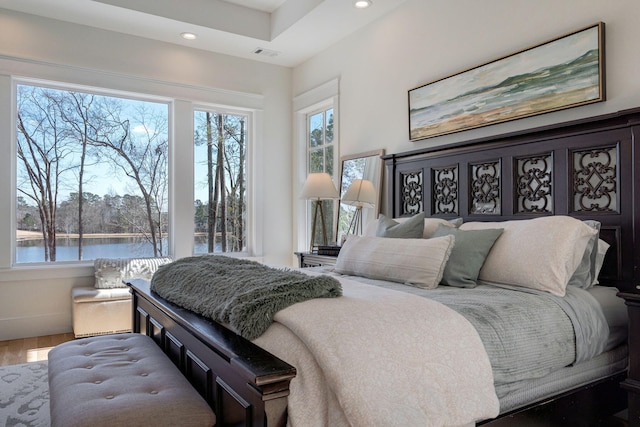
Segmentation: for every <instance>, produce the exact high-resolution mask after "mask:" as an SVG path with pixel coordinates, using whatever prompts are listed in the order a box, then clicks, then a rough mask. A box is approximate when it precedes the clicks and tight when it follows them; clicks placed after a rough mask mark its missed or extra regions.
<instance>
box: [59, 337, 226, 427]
mask: <svg viewBox="0 0 640 427" xmlns="http://www.w3.org/2000/svg"><path fill="white" fill-rule="evenodd" d="M49 397H50V411H51V426H52V427H76V426H77V427H86V426H91V427H102V426H105V427H106V426H109V427H112V426H172V427H174V426H185V427H190V426H203V427H211V426H213V425H214V424H215V422H216V417H215V415H214V413H213V411H212V410H211V408H210V407H209V405H208V404H207V403H206V402H205V400H204V399H203V398H202V397H201V396H200V395H199V394H198V392H197V391H196V390H195V389H194V388H193V387H192V386H191V384H189V381H188V380H187V379H186V378H185V377H184V376H182V374H181V373H180V371H179V370H178V368H176V367H175V365H174V364H173V363H172V362H171V360H169V358H168V357H167V356H166V355H165V354H164V353H163V352H162V350H160V348H159V347H158V346H156V344H155V343H154V342H153V340H152V339H151V338H149V337H147V336H146V335H140V334H118V335H105V336H100V337H92V338H83V339H81V340H75V341H69V342H66V343H64V344H60V345H58V346H56V347H54V348H53V349H52V350H51V351H50V352H49Z"/></svg>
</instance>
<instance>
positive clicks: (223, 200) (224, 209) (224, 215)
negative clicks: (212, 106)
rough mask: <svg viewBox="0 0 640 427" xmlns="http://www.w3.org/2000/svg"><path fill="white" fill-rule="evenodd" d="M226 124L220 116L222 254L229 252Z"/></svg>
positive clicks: (219, 165)
mask: <svg viewBox="0 0 640 427" xmlns="http://www.w3.org/2000/svg"><path fill="white" fill-rule="evenodd" d="M223 125H224V122H223V120H222V114H218V164H217V165H216V176H217V177H218V185H217V188H219V192H220V223H221V225H220V230H221V236H220V240H221V244H222V252H227V191H226V187H227V186H226V183H225V176H224V156H225V154H224V127H223Z"/></svg>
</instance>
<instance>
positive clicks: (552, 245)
mask: <svg viewBox="0 0 640 427" xmlns="http://www.w3.org/2000/svg"><path fill="white" fill-rule="evenodd" d="M487 228H503V229H504V231H503V233H502V235H500V237H499V238H498V240H496V242H495V244H494V245H493V248H492V249H491V251H490V252H489V255H487V259H486V260H485V262H484V265H483V266H482V268H481V269H480V273H479V275H478V279H480V280H484V281H488V282H496V283H504V284H509V285H515V286H522V287H527V288H533V289H538V290H542V291H547V292H550V293H552V294H554V295H558V296H564V295H565V292H566V288H567V284H568V283H569V279H570V278H571V276H572V275H573V273H574V272H575V271H576V268H577V267H578V265H579V264H580V261H581V260H582V256H583V254H584V252H585V249H586V247H587V243H588V242H589V239H590V238H591V237H592V236H594V235H595V234H597V230H595V229H593V228H592V227H589V226H588V225H586V224H585V223H583V222H582V221H580V220H577V219H575V218H571V217H569V216H561V215H557V216H548V217H540V218H535V219H529V220H516V221H504V222H467V223H464V224H462V225H461V226H460V229H461V230H482V229H487Z"/></svg>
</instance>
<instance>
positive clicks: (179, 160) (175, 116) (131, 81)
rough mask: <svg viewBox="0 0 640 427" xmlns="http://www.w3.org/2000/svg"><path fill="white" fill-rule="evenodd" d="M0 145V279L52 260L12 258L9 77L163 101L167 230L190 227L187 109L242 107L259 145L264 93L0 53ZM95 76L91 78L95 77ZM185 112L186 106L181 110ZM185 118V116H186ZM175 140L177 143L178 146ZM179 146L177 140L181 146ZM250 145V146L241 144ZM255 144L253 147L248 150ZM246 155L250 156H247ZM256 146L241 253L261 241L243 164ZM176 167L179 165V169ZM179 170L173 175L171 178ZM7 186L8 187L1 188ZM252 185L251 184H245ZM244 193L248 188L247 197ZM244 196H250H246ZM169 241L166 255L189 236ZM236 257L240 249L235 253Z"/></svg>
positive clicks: (187, 246) (27, 274) (180, 250)
mask: <svg viewBox="0 0 640 427" xmlns="http://www.w3.org/2000/svg"><path fill="white" fill-rule="evenodd" d="M0 70H1V71H0V100H2V101H0V147H1V146H4V147H6V148H8V149H9V152H10V153H11V155H9V156H2V157H3V158H2V160H0V178H1V179H2V182H8V183H11V184H10V185H9V186H4V187H1V188H0V199H4V200H7V199H8V200H9V201H10V203H5V204H2V205H0V217H2V218H11V220H10V221H0V242H11V243H10V244H3V245H0V282H3V281H7V282H8V281H12V282H13V281H18V280H23V278H24V280H28V279H29V278H32V277H34V276H35V277H42V278H46V277H47V276H48V274H47V272H48V271H52V270H56V269H57V268H59V263H60V262H59V263H26V264H19V265H15V262H14V261H15V260H14V257H15V250H14V249H15V235H14V234H15V201H16V190H15V187H16V185H15V180H16V159H15V157H16V156H15V148H12V147H14V146H15V143H14V141H15V140H16V134H15V132H16V130H15V122H16V117H15V108H14V106H15V105H16V99H15V91H16V90H15V88H16V86H17V84H33V85H38V86H45V87H55V88H63V89H67V90H69V89H70V88H71V89H73V90H86V91H88V92H91V93H99V94H104V95H107V96H126V97H128V98H131V99H142V100H151V101H157V102H165V103H168V104H169V129H170V137H171V141H170V145H169V150H170V152H169V173H170V174H171V175H170V177H171V182H170V187H169V206H170V207H171V209H172V211H171V216H170V224H169V227H170V228H169V230H170V231H169V232H170V234H171V235H174V236H176V235H183V236H184V235H189V234H193V210H194V207H193V191H194V189H193V110H194V105H206V106H207V107H208V108H211V106H215V108H217V109H220V110H225V111H242V114H247V115H248V116H250V119H249V120H250V121H251V122H253V123H252V124H251V126H252V129H251V133H250V135H249V143H248V146H255V147H260V146H261V144H256V143H255V141H257V140H258V139H259V138H260V135H262V133H261V132H262V126H261V125H260V126H258V124H257V122H259V121H260V120H259V117H261V113H260V112H261V109H262V108H263V103H264V97H263V96H262V95H258V94H253V93H244V92H235V91H230V90H223V89H216V88H209V87H200V86H195V85H187V84H181V83H174V82H167V81H162V80H157V79H146V78H140V77H135V76H128V75H123V74H119V73H114V72H108V71H103V70H95V69H90V68H85V67H77V66H70V65H60V64H54V63H48V62H44V61H37V60H31V59H26V58H19V57H13V56H7V55H0ZM96 82H98V84H96ZM187 111H188V113H187ZM187 117H188V118H187ZM178 145H179V148H178ZM183 145H184V146H183ZM248 151H252V150H248ZM256 151H257V150H256ZM249 157H251V158H249ZM259 158H260V157H259V153H253V154H250V153H248V158H247V175H248V177H250V176H251V178H250V180H248V187H249V188H248V189H247V192H248V194H247V201H248V204H249V203H250V204H249V206H250V210H249V212H248V213H247V215H248V218H247V228H248V230H247V247H248V248H249V255H262V240H261V239H259V238H258V236H259V235H261V234H262V233H260V232H259V230H256V228H255V227H257V226H260V225H261V224H260V222H259V221H258V220H257V218H260V217H261V215H260V214H259V213H256V212H253V211H252V210H255V209H256V208H259V206H261V205H259V204H257V203H256V200H255V199H256V196H255V194H260V188H255V185H256V184H258V183H257V181H258V180H257V179H256V178H255V177H256V176H260V174H259V173H258V172H257V171H251V168H253V167H255V166H257V165H259V162H258V161H257V159H259ZM176 171H187V173H179V172H176ZM177 177H179V178H177ZM7 187H8V188H7ZM252 187H253V188H252ZM249 193H252V194H253V195H251V196H250V194H249ZM250 197H252V198H253V200H252V199H251V198H250ZM188 240H190V241H189V242H182V241H181V242H179V243H174V242H176V241H177V239H171V243H170V247H169V248H168V251H169V254H170V255H171V256H173V257H176V258H177V257H184V256H189V255H191V254H192V253H193V241H192V239H188ZM237 255H240V256H244V255H247V254H246V253H240V254H237ZM62 264H63V265H66V267H67V268H71V270H65V271H69V274H70V275H71V277H73V273H72V271H73V270H74V269H75V268H77V267H82V268H86V267H88V266H89V264H90V265H91V266H92V265H93V261H79V262H76V263H75V264H71V265H75V267H69V265H70V264H65V263H64V262H62Z"/></svg>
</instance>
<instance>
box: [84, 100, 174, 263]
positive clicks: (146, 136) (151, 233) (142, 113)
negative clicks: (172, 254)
mask: <svg viewBox="0 0 640 427" xmlns="http://www.w3.org/2000/svg"><path fill="white" fill-rule="evenodd" d="M134 113H135V117H136V119H137V121H138V123H140V125H138V126H136V128H135V132H132V129H131V123H130V120H129V119H121V118H120V117H121V114H122V105H121V103H120V102H117V100H115V99H113V98H109V99H105V100H103V102H102V106H101V109H100V114H99V115H95V116H93V117H92V119H91V122H90V124H91V127H92V132H90V135H89V137H88V142H89V144H91V145H93V146H95V147H100V148H105V149H106V150H103V151H101V153H102V155H104V156H106V157H108V158H109V159H110V160H111V164H112V165H114V167H116V168H118V169H119V170H120V171H121V172H123V173H124V174H125V175H126V176H127V177H129V178H131V179H132V180H133V182H134V183H135V185H136V186H137V188H138V190H139V191H140V193H141V194H142V200H143V201H144V207H145V211H146V215H147V226H144V227H142V226H141V227H139V228H137V229H136V230H135V232H137V233H141V234H142V235H143V236H144V237H145V238H146V239H147V240H148V241H149V243H150V244H151V245H152V247H153V253H154V256H162V255H163V254H164V253H165V252H164V248H163V242H162V236H163V233H164V230H165V229H166V227H165V223H164V217H163V214H162V209H163V208H165V207H166V197H167V196H166V195H167V186H168V183H167V154H168V139H167V126H168V123H167V122H166V118H165V117H163V116H161V115H159V114H157V112H155V111H153V110H151V109H149V108H148V107H147V106H146V105H145V104H142V105H139V106H138V107H137V108H136V110H135V112H134Z"/></svg>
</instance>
